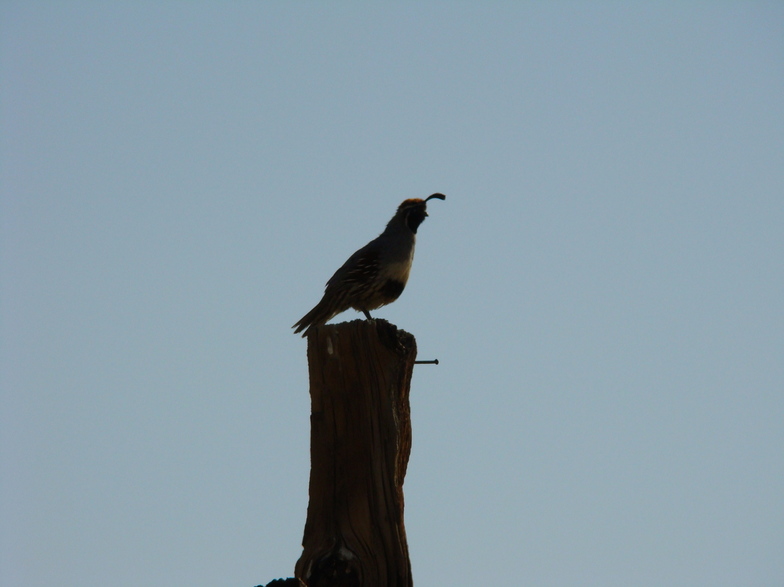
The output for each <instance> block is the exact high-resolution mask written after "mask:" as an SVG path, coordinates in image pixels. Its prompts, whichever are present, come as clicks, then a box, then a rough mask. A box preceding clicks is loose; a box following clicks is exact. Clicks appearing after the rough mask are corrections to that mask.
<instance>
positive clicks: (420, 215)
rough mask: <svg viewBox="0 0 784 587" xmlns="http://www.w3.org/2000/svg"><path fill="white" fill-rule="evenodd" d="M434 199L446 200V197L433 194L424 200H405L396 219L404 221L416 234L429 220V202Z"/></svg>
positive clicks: (398, 210) (398, 209)
mask: <svg viewBox="0 0 784 587" xmlns="http://www.w3.org/2000/svg"><path fill="white" fill-rule="evenodd" d="M433 198H435V199H437V200H446V196H445V195H444V194H433V195H432V196H428V197H427V198H425V199H424V200H423V199H421V198H411V199H408V200H405V201H404V202H403V203H402V204H400V206H398V208H397V214H395V218H399V219H400V220H402V221H403V223H404V224H405V225H406V226H407V227H408V228H409V230H411V232H413V233H414V234H416V231H417V228H419V225H420V224H422V223H423V222H424V221H425V218H427V201H428V200H432V199H433Z"/></svg>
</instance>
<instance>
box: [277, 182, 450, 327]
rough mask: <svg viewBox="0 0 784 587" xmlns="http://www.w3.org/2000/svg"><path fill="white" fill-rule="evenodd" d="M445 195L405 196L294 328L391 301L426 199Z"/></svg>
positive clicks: (400, 285)
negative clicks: (382, 226)
mask: <svg viewBox="0 0 784 587" xmlns="http://www.w3.org/2000/svg"><path fill="white" fill-rule="evenodd" d="M434 198H435V199H437V200H446V196H445V195H444V194H440V193H435V194H433V195H431V196H428V197H427V198H425V199H424V200H423V199H421V198H409V199H408V200H404V201H403V203H402V204H400V206H398V208H397V212H395V215H394V216H393V217H392V220H390V221H389V223H387V227H386V228H385V229H384V232H382V233H381V234H380V235H379V236H378V237H376V238H375V239H373V240H372V241H370V242H369V243H368V244H366V245H365V246H364V247H362V248H361V249H359V250H358V251H357V252H356V253H354V254H353V255H351V256H350V257H349V258H348V260H347V261H346V262H345V263H343V265H342V266H341V267H340V269H338V270H337V271H335V274H334V275H333V276H332V277H330V279H329V281H327V284H326V286H325V287H324V296H323V297H322V298H321V301H320V302H319V303H318V304H316V306H315V307H314V308H313V309H312V310H311V311H310V312H308V313H307V314H305V315H304V316H303V317H302V319H301V320H300V321H299V322H297V323H296V324H294V326H292V328H294V333H295V334H298V333H299V332H302V331H303V330H304V332H303V334H302V336H303V337H305V336H307V335H308V334H310V333H311V332H312V331H313V329H314V328H317V327H318V326H321V325H323V324H326V323H327V322H328V321H329V320H331V319H332V318H334V317H335V316H337V315H338V314H340V313H341V312H344V311H346V310H348V309H349V308H354V309H355V310H357V311H358V312H362V313H363V314H364V315H365V317H366V318H367V319H368V320H372V319H373V318H372V316H371V315H370V310H376V309H377V308H380V307H381V306H385V305H387V304H391V303H392V302H394V301H395V300H396V299H397V298H398V297H400V294H401V293H403V289H404V288H405V287H406V283H407V282H408V274H409V272H410V271H411V263H412V262H413V260H414V245H415V243H416V233H417V229H418V228H419V225H420V224H422V222H424V220H425V218H426V217H427V202H428V200H432V199H434Z"/></svg>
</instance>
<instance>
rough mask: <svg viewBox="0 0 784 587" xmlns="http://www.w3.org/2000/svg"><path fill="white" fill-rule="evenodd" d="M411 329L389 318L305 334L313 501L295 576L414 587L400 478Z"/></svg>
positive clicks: (311, 584)
mask: <svg viewBox="0 0 784 587" xmlns="http://www.w3.org/2000/svg"><path fill="white" fill-rule="evenodd" d="M415 358H416V340H415V339H414V337H413V335H411V334H409V333H407V332H404V331H402V330H398V329H397V327H395V326H394V325H392V324H390V323H389V322H387V321H385V320H373V321H365V320H355V321H354V322H348V323H342V324H338V325H334V326H333V325H327V326H321V327H319V328H318V329H317V330H316V331H315V332H313V333H311V334H310V335H309V336H308V365H309V373H310V396H311V416H310V425H311V433H310V458H311V469H310V502H309V504H308V517H307V522H306V523H305V534H304V537H303V540H302V546H303V552H302V556H301V557H300V559H299V560H298V561H297V564H296V567H295V576H296V577H297V579H299V581H300V583H301V584H302V585H305V586H307V587H338V586H340V587H410V586H411V585H413V582H412V580H411V564H410V562H409V558H408V544H407V542H406V530H405V526H404V524H403V479H404V477H405V474H406V467H407V465H408V457H409V454H410V452H411V417H410V408H409V402H408V393H409V386H410V384H411V374H412V371H413V368H414V359H415Z"/></svg>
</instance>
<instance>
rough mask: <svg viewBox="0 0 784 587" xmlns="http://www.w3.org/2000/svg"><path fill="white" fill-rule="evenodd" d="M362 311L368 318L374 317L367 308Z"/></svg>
mask: <svg viewBox="0 0 784 587" xmlns="http://www.w3.org/2000/svg"><path fill="white" fill-rule="evenodd" d="M362 312H363V313H364V314H365V318H367V319H368V320H372V319H373V317H372V316H371V315H370V312H368V311H367V310H362Z"/></svg>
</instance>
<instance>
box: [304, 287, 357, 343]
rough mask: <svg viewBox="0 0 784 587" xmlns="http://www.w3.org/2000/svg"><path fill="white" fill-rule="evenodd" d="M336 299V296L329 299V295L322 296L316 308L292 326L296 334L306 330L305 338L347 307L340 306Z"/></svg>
mask: <svg viewBox="0 0 784 587" xmlns="http://www.w3.org/2000/svg"><path fill="white" fill-rule="evenodd" d="M336 301H337V300H335V299H334V298H331V299H328V297H327V296H324V297H323V298H321V301H320V302H319V303H318V304H316V307H315V308H313V309H312V310H311V311H310V312H308V313H307V314H305V315H304V316H303V317H302V319H301V320H300V321H299V322H297V323H296V324H295V325H294V326H292V328H293V329H294V334H297V333H299V332H301V331H302V330H304V331H305V332H303V333H302V337H303V338H304V337H306V336H307V335H308V334H310V330H311V329H312V328H316V327H317V326H321V325H323V324H326V323H327V321H328V320H330V319H332V317H334V316H336V315H337V314H340V312H342V311H343V310H345V309H346V308H341V307H339V305H338V304H337V303H336Z"/></svg>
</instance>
